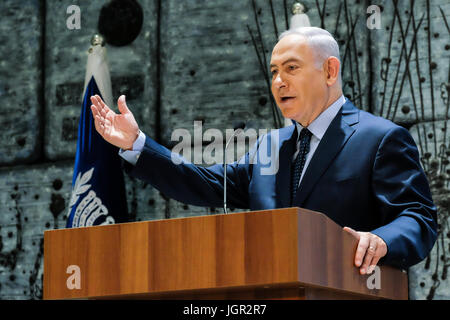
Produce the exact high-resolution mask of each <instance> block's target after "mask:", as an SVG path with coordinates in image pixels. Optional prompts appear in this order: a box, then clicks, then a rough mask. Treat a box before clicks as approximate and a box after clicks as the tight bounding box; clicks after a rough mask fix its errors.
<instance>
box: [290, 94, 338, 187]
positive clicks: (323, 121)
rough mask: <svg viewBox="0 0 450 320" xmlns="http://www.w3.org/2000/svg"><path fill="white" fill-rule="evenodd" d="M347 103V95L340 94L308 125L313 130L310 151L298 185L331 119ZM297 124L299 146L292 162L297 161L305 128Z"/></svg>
mask: <svg viewBox="0 0 450 320" xmlns="http://www.w3.org/2000/svg"><path fill="white" fill-rule="evenodd" d="M344 103H345V97H344V96H343V95H342V96H340V97H339V98H338V99H337V100H336V101H335V102H333V103H332V104H331V105H330V106H329V107H328V108H326V109H325V110H324V111H323V112H322V113H321V114H320V115H319V116H318V117H317V118H316V119H314V121H313V122H311V123H310V124H309V126H308V127H307V128H308V130H309V131H311V133H312V135H311V141H310V143H309V152H308V154H307V155H306V161H305V166H304V167H303V172H302V175H301V177H300V180H299V181H298V185H300V182H301V181H302V179H303V176H304V175H305V172H306V168H308V164H309V162H310V161H311V158H312V156H313V155H314V152H316V149H317V147H318V146H319V143H320V140H322V137H323V135H324V134H325V132H326V131H327V129H328V127H329V126H330V124H331V121H333V119H334V117H336V115H337V113H338V112H339V110H340V109H341V107H342V105H343V104H344ZM295 125H296V126H297V133H298V136H297V147H296V151H295V154H294V156H293V158H292V162H295V157H297V154H298V152H299V149H300V139H299V137H300V131H301V130H302V129H303V127H302V126H301V124H299V123H298V122H297V121H295Z"/></svg>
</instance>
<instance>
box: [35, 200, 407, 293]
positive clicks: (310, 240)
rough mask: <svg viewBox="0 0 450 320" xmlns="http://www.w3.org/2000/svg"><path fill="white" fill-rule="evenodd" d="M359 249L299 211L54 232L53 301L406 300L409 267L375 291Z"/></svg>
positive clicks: (47, 245)
mask: <svg viewBox="0 0 450 320" xmlns="http://www.w3.org/2000/svg"><path fill="white" fill-rule="evenodd" d="M356 245H357V240H356V239H354V238H353V237H352V236H351V235H349V234H348V233H346V232H344V231H343V230H342V228H341V227H340V226H338V225H337V224H336V223H334V222H333V221H332V220H330V219H329V218H328V217H326V216H325V215H323V214H321V213H317V212H313V211H310V210H305V209H299V208H287V209H276V210H267V211H254V212H244V213H233V214H228V215H223V214H220V215H209V216H199V217H189V218H178V219H167V220H156V221H146V222H133V223H123V224H115V225H107V226H94V227H86V228H74V229H61V230H50V231H46V232H45V233H44V299H72V298H93V299H117V298H119V299H149V298H150V299H329V298H335V299H372V298H375V299H378V298H387V299H407V298H408V284H407V275H406V273H404V272H402V271H401V270H398V269H395V268H392V267H389V266H381V268H380V276H381V277H380V278H381V279H380V280H381V282H380V283H381V287H380V289H372V290H370V289H368V286H367V279H368V277H369V275H360V274H359V271H358V268H356V267H355V266H354V264H353V260H354V258H353V257H354V253H355V250H356ZM70 265H76V266H78V267H79V268H80V284H81V287H80V289H68V287H67V284H66V282H67V279H68V278H69V276H71V274H69V273H67V268H68V266H70Z"/></svg>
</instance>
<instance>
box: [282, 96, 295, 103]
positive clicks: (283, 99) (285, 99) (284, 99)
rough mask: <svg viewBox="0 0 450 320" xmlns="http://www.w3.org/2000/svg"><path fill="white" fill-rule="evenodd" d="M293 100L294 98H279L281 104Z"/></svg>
mask: <svg viewBox="0 0 450 320" xmlns="http://www.w3.org/2000/svg"><path fill="white" fill-rule="evenodd" d="M294 98H295V97H281V102H286V101H289V100H292V99H294Z"/></svg>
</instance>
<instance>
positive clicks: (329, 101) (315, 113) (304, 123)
mask: <svg viewBox="0 0 450 320" xmlns="http://www.w3.org/2000/svg"><path fill="white" fill-rule="evenodd" d="M341 96H342V90H339V91H336V92H334V93H332V94H330V96H329V97H328V99H327V102H326V103H325V104H324V105H323V106H322V107H321V108H315V110H313V113H312V114H311V115H309V117H307V118H306V119H298V120H297V119H294V120H295V121H297V122H298V123H300V124H301V125H302V127H304V128H306V127H308V126H309V125H310V124H311V123H312V122H313V121H314V120H315V119H316V118H317V117H318V116H320V114H321V113H322V112H324V111H325V110H327V109H328V108H329V107H330V106H331V105H332V104H333V103H334V102H336V100H337V99H339V98H340V97H341Z"/></svg>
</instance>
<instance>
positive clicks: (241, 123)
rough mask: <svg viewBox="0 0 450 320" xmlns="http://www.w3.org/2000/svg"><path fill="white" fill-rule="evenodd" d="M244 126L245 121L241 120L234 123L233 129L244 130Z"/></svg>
mask: <svg viewBox="0 0 450 320" xmlns="http://www.w3.org/2000/svg"><path fill="white" fill-rule="evenodd" d="M244 128H245V122H243V121H239V122H237V123H236V124H235V125H234V128H233V129H234V131H236V130H238V129H241V130H244Z"/></svg>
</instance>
